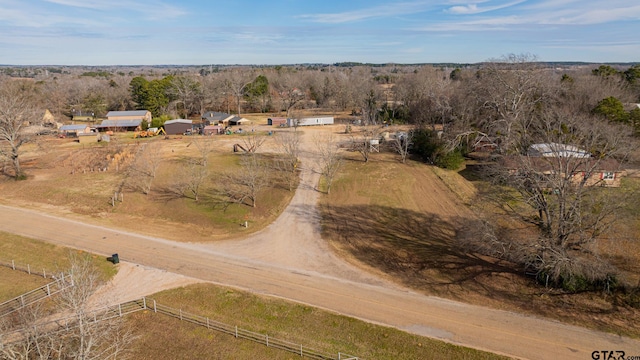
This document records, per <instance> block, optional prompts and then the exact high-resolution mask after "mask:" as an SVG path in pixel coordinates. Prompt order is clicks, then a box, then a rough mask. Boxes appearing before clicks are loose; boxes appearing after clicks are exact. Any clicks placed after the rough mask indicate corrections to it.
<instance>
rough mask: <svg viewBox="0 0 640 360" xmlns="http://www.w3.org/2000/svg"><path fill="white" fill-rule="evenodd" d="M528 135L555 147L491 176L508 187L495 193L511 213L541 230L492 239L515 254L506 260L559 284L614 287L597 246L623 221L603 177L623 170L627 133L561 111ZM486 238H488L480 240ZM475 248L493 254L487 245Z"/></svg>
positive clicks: (519, 158) (515, 160) (518, 158)
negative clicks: (584, 281) (618, 219)
mask: <svg viewBox="0 0 640 360" xmlns="http://www.w3.org/2000/svg"><path fill="white" fill-rule="evenodd" d="M529 130H530V134H531V135H532V136H534V138H536V139H539V140H540V143H541V144H543V146H544V148H547V149H550V150H549V154H547V155H545V156H533V155H529V154H526V155H525V154H521V155H515V156H510V157H506V158H504V160H503V161H502V162H500V163H499V164H497V165H496V166H495V167H493V172H492V173H491V176H492V178H493V179H494V180H495V181H496V183H497V184H506V185H508V187H507V188H502V187H500V186H496V187H495V188H494V189H493V191H492V193H493V194H494V195H499V196H498V197H497V199H496V200H497V201H498V203H499V204H501V205H502V206H503V208H504V209H505V210H506V211H507V212H508V213H510V214H512V215H515V216H516V217H517V218H519V219H520V220H522V221H525V222H529V223H531V224H533V225H535V226H536V227H537V229H538V232H537V233H536V234H535V235H534V236H531V235H528V236H522V237H521V238H520V239H518V240H517V241H514V240H513V239H507V238H500V237H495V236H490V238H492V239H494V241H492V242H491V243H492V244H494V245H495V246H497V247H500V248H501V249H510V251H509V252H507V253H506V254H505V257H507V258H508V259H509V260H511V261H515V262H518V263H521V264H523V265H526V266H527V267H529V268H530V269H533V270H535V271H536V272H538V273H539V274H544V275H545V276H547V275H548V276H549V277H550V279H551V280H552V281H554V282H566V281H574V280H575V279H576V278H585V279H587V280H589V281H603V282H606V281H608V279H609V278H608V277H609V275H610V274H611V273H610V272H611V268H610V267H609V266H607V264H606V262H605V261H604V260H603V259H602V258H600V257H599V255H598V246H597V245H596V244H597V241H598V239H599V238H600V236H601V235H602V234H604V233H606V231H607V230H608V229H610V227H611V225H612V223H613V221H615V220H616V216H615V211H614V210H615V209H617V208H618V207H619V206H620V205H621V204H623V201H622V200H621V199H616V198H615V193H613V192H608V191H603V189H602V187H601V185H604V183H605V180H603V179H602V177H603V176H604V175H602V174H605V173H608V172H610V173H611V174H614V173H615V172H617V171H619V169H620V168H619V166H620V162H619V160H624V159H625V157H626V154H627V152H628V151H629V147H628V146H627V145H625V142H626V140H625V139H626V137H627V135H628V131H624V130H623V129H622V128H620V127H616V128H614V127H612V126H611V125H609V124H605V123H602V122H601V121H598V120H597V119H589V118H585V117H576V116H573V114H571V115H564V114H557V113H555V114H554V113H550V114H546V115H545V116H544V117H542V118H540V119H537V121H536V122H535V123H534V125H532V126H531V127H530V129H529ZM589 153H591V154H590V155H591V156H588V155H589ZM500 189H504V190H505V191H502V192H500V191H498V190H500ZM513 190H515V192H514V191H513ZM480 238H486V237H476V238H475V239H476V240H477V239H480ZM471 242H472V243H474V244H475V245H474V246H475V247H476V248H479V249H480V248H482V247H484V248H485V250H486V243H485V244H484V245H482V246H479V244H478V243H477V241H473V240H471ZM483 242H485V241H484V240H483ZM495 246H492V248H493V250H495ZM493 250H492V251H493Z"/></svg>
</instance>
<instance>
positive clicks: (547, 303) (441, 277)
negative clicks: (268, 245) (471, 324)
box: [322, 154, 640, 337]
mask: <svg viewBox="0 0 640 360" xmlns="http://www.w3.org/2000/svg"><path fill="white" fill-rule="evenodd" d="M474 193H475V190H474V186H473V184H472V183H470V182H469V181H467V180H466V179H465V178H463V177H462V176H460V175H459V174H458V173H456V172H451V171H445V170H441V169H433V168H432V167H430V166H427V165H424V164H418V163H414V162H410V163H409V164H407V165H402V164H400V163H399V162H398V161H397V160H396V161H394V158H393V156H392V155H389V154H376V155H375V157H374V159H373V161H371V162H370V163H368V164H364V163H363V162H362V161H358V160H357V159H356V158H355V157H354V160H353V161H347V162H345V165H344V168H343V172H342V175H341V177H340V179H338V180H337V181H336V182H335V184H334V187H333V189H332V192H331V195H330V196H326V197H324V198H323V199H322V213H323V222H322V224H323V231H324V236H325V237H326V238H327V239H329V241H330V242H331V244H332V246H333V247H334V248H335V249H336V251H337V252H339V253H341V254H342V255H343V256H344V257H346V258H348V259H350V260H351V261H352V262H353V263H354V264H356V265H359V266H361V267H364V268H367V269H369V270H370V271H373V272H377V273H379V274H380V275H381V276H387V277H388V278H390V279H392V280H394V281H398V282H400V283H402V284H404V285H406V286H410V287H412V288H414V289H416V290H418V291H421V292H424V293H426V294H434V295H438V296H442V297H446V298H451V299H455V300H459V301H464V302H468V303H473V304H480V305H485V306H491V307H494V308H498V309H506V310H514V311H520V312H525V313H529V314H535V315H541V316H545V317H549V318H553V319H559V320H562V321H564V322H568V323H572V324H578V325H581V326H586V327H589V328H594V329H599V330H606V331H610V332H615V333H620V334H625V335H629V336H633V337H638V336H640V330H639V329H638V327H637V324H638V322H639V321H640V312H638V311H637V310H636V309H633V308H630V307H627V306H624V305H622V304H621V301H619V299H618V298H617V296H618V295H616V296H613V297H611V296H608V295H604V294H602V293H599V292H595V293H594V292H585V293H580V294H567V293H563V292H561V291H557V290H552V289H546V288H544V287H541V286H539V285H538V284H537V283H535V281H534V280H533V279H531V278H529V277H527V276H525V274H524V271H523V270H522V269H521V268H520V267H518V266H515V265H514V264H511V263H508V262H504V261H499V260H496V259H494V258H490V257H485V256H480V255H477V254H472V253H467V252H465V251H463V250H461V249H460V248H459V247H458V246H457V245H456V242H455V239H456V236H457V234H458V232H459V231H460V230H461V229H462V228H463V227H464V226H465V225H467V224H469V223H470V222H471V221H473V220H474V219H475V218H476V216H475V215H474V212H483V211H487V210H488V207H486V206H479V205H481V204H480V203H476V202H475V200H474V198H473V195H474ZM465 204H475V205H476V206H474V207H468V206H467V205H465ZM472 209H473V210H472ZM493 216H498V215H497V214H493ZM635 221H636V225H635V226H637V219H636V220H635ZM632 239H637V237H631V238H629V239H628V240H627V241H625V242H619V243H618V246H617V248H618V249H617V250H615V251H611V252H608V255H609V256H617V257H618V258H617V259H618V261H620V262H624V263H625V264H627V265H626V268H625V269H626V270H628V271H637V270H638V259H640V258H639V257H633V256H631V254H633V253H635V254H638V247H639V246H640V244H638V242H637V241H635V240H632ZM632 248H633V250H631V249H632ZM621 251H623V252H624V253H625V255H622V253H621ZM620 256H624V258H620Z"/></svg>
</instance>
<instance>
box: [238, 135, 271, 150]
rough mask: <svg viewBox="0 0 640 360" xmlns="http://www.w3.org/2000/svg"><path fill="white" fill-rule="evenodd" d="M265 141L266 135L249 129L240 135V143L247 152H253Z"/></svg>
mask: <svg viewBox="0 0 640 360" xmlns="http://www.w3.org/2000/svg"><path fill="white" fill-rule="evenodd" d="M265 141H267V136H265V135H264V134H261V133H259V132H257V131H253V130H252V131H249V132H247V133H246V134H244V135H243V136H242V145H243V146H244V148H245V149H246V150H247V152H249V153H255V152H257V151H258V149H260V147H262V145H264V143H265Z"/></svg>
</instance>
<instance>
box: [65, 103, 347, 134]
mask: <svg viewBox="0 0 640 360" xmlns="http://www.w3.org/2000/svg"><path fill="white" fill-rule="evenodd" d="M85 115H86V114H78V116H74V120H75V121H84V122H89V121H88V120H87V119H88V118H87V116H88V117H91V115H86V116H85ZM151 122H152V116H151V112H150V111H147V110H132V111H110V112H108V113H107V115H106V119H104V120H102V121H101V122H100V124H91V125H89V124H71V125H62V126H60V127H59V128H58V132H59V134H60V136H61V137H74V138H78V140H79V141H80V142H95V141H101V140H107V141H108V135H109V134H112V133H114V132H126V131H132V132H134V133H135V134H134V137H146V136H147V135H146V134H153V135H157V134H160V133H162V134H165V135H196V134H199V135H220V134H230V133H232V130H231V127H233V126H243V125H244V126H246V125H249V124H251V121H250V120H248V119H245V118H243V117H240V116H237V115H232V114H227V113H224V112H217V111H207V112H206V113H204V114H203V115H202V117H201V120H200V121H194V120H190V119H173V120H168V121H165V122H164V124H163V125H162V128H161V130H160V129H159V128H152V129H149V130H152V131H147V130H146V129H143V124H151ZM333 123H334V119H333V117H331V116H325V117H307V118H299V119H297V118H296V119H294V118H280V117H270V118H268V120H267V125H269V126H278V127H297V126H310V125H331V124H333ZM236 132H242V130H241V128H240V129H239V130H236ZM105 134H106V135H105ZM141 134H143V135H141Z"/></svg>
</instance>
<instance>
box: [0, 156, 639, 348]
mask: <svg viewBox="0 0 640 360" xmlns="http://www.w3.org/2000/svg"><path fill="white" fill-rule="evenodd" d="M309 160H310V159H308V158H307V159H306V161H305V162H304V164H305V165H306V167H305V170H304V171H303V175H302V180H303V181H302V184H301V187H300V190H299V191H298V192H297V193H296V195H295V197H294V199H293V201H292V202H291V205H290V206H289V207H288V208H287V209H286V211H285V212H284V213H283V214H282V216H280V217H279V218H278V220H277V221H276V222H274V223H273V224H272V225H270V226H269V227H268V228H266V229H264V230H263V231H261V232H259V233H257V234H255V235H253V236H252V237H250V238H248V239H246V240H243V241H235V242H226V243H220V244H209V245H205V244H194V243H178V242H173V241H169V240H165V239H161V238H154V237H149V236H144V235H140V234H134V233H130V232H125V231H118V230H114V229H109V228H105V227H100V226H96V225H89V224H85V223H81V222H79V221H75V220H69V219H65V218H61V217H56V216H52V215H48V214H44V213H39V212H36V211H33V210H26V209H19V208H12V207H7V206H0V219H2V220H1V221H0V230H2V231H6V232H11V233H15V234H20V235H24V236H28V237H32V238H37V239H42V240H45V241H48V242H52V243H57V244H61V245H66V246H71V247H75V248H79V249H84V250H87V251H92V252H95V253H98V254H103V255H105V256H109V255H111V254H112V253H115V252H117V253H119V255H120V259H121V260H122V261H124V262H131V263H135V264H141V265H145V266H149V267H154V268H158V269H163V270H166V271H169V272H174V273H178V274H182V275H186V276H190V277H193V278H197V279H201V280H205V281H210V282H213V283H218V284H223V285H230V286H235V287H238V288H242V289H246V290H249V291H252V292H256V293H261V294H267V295H273V296H277V297H281V298H285V299H290V300H293V301H298V302H301V303H306V304H310V305H313V306H318V307H321V308H325V309H329V310H333V311H336V312H339V313H341V314H345V315H348V316H352V317H356V318H360V319H364V320H367V321H371V322H374V323H379V324H385V325H389V326H394V327H397V328H400V329H403V330H406V331H408V332H412V333H417V334H421V335H425V336H430V337H435V338H439V339H443V340H446V341H449V342H452V343H456V344H461V345H465V346H470V347H474V348H479V349H484V350H488V351H492V352H495V353H500V354H506V355H510V356H513V357H517V358H526V359H590V358H591V353H592V352H593V351H596V350H608V351H610V350H623V351H625V352H626V354H627V355H640V342H639V341H636V340H632V339H628V338H623V337H619V336H615V335H612V334H605V333H600V332H596V331H591V330H587V329H584V328H579V327H574V326H569V325H565V324H561V323H558V322H555V321H548V320H543V319H538V318H534V317H529V316H523V315H520V314H516V313H512V312H504V311H499V310H494V309H489V308H483V307H478V306H473V305H468V304H463V303H458V302H454V301H449V300H444V299H440V298H436V297H430V296H424V295H422V294H417V293H415V292H413V291H410V290H407V289H403V288H401V287H399V286H397V285H393V284H390V283H387V282H386V281H383V280H380V279H377V278H375V277H374V276H372V275H369V274H366V273H363V272H361V271H359V270H358V269H356V268H354V267H352V266H350V265H348V264H346V263H344V262H343V261H341V260H340V259H339V258H337V257H335V256H334V255H333V254H332V253H331V252H330V250H329V249H328V248H327V246H326V244H325V243H324V242H323V241H322V239H321V238H320V235H319V220H318V213H317V210H316V209H315V206H314V204H315V201H316V200H317V196H318V194H317V192H316V191H315V190H314V188H313V187H314V184H315V183H317V182H316V180H317V174H315V173H314V172H313V171H311V166H310V164H311V161H309ZM426 351H428V349H426Z"/></svg>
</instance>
